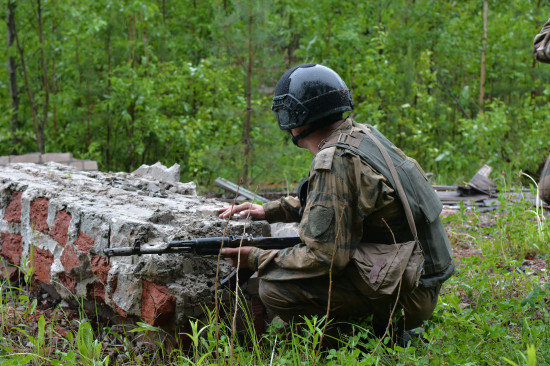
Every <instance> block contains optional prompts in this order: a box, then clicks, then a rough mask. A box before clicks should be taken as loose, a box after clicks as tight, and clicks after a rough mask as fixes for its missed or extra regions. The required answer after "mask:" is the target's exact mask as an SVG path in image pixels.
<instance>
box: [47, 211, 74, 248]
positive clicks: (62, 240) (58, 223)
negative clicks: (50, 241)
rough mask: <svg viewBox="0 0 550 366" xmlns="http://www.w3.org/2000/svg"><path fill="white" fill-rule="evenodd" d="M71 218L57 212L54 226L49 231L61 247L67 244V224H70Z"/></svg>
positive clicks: (61, 212) (67, 214) (64, 213)
mask: <svg viewBox="0 0 550 366" xmlns="http://www.w3.org/2000/svg"><path fill="white" fill-rule="evenodd" d="M71 219H72V216H71V214H69V213H67V212H65V211H57V215H56V217H55V224H54V225H53V229H52V230H51V232H50V234H51V236H52V237H53V238H54V239H55V241H57V242H58V243H59V244H61V246H65V244H67V237H68V234H69V224H70V223H71Z"/></svg>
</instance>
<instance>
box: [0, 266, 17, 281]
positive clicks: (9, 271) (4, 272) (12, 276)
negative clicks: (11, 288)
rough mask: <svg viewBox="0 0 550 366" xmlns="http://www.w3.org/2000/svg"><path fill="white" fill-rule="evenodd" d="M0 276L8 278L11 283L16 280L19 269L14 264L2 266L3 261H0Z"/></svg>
mask: <svg viewBox="0 0 550 366" xmlns="http://www.w3.org/2000/svg"><path fill="white" fill-rule="evenodd" d="M0 278H2V279H3V280H9V281H10V282H12V283H13V282H16V281H17V279H18V278H19V270H18V269H17V267H14V266H10V265H7V266H4V262H3V261H0Z"/></svg>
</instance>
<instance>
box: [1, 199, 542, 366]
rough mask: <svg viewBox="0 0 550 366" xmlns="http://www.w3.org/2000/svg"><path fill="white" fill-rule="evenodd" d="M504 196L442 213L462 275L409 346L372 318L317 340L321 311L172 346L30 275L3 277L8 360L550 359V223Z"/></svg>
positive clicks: (204, 326)
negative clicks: (283, 325)
mask: <svg viewBox="0 0 550 366" xmlns="http://www.w3.org/2000/svg"><path fill="white" fill-rule="evenodd" d="M500 204H501V205H500V208H499V209H498V210H497V211H494V212H491V213H483V214H482V213H479V212H477V211H476V210H467V209H465V208H462V209H461V210H459V211H458V212H456V213H454V214H453V215H450V216H448V217H447V218H445V220H444V221H445V223H446V225H447V229H448V233H449V237H450V239H451V242H452V245H453V248H454V255H455V258H456V262H457V264H458V266H457V271H456V275H455V276H454V277H452V278H451V279H450V280H449V281H447V282H446V283H445V286H444V288H443V292H442V296H441V298H440V301H439V304H438V306H437V308H436V310H435V312H434V315H433V317H432V319H431V320H430V321H428V322H427V323H426V324H425V326H424V330H425V331H424V334H423V338H421V339H416V340H414V341H413V342H412V343H411V344H410V345H409V347H406V348H402V347H398V346H393V347H392V346H391V344H390V342H389V339H388V338H386V339H383V340H382V341H379V340H378V339H377V338H375V337H374V336H373V335H372V332H371V328H370V326H369V323H368V321H367V320H366V321H363V322H362V323H361V324H359V325H357V326H356V327H355V328H354V329H353V330H352V331H349V330H348V331H347V334H345V335H341V336H339V337H338V338H339V339H340V340H341V342H340V345H339V346H337V347H331V346H326V347H323V348H319V342H320V339H321V334H322V333H323V329H324V322H323V321H322V320H320V319H304V320H303V322H302V323H301V324H298V325H296V326H295V327H293V328H288V329H287V331H286V332H284V333H281V332H280V331H279V332H278V331H277V327H276V325H273V326H272V327H270V328H269V329H268V331H267V332H266V333H265V334H263V335H261V336H259V337H256V336H255V335H254V330H253V327H252V326H251V325H250V322H248V323H246V324H248V326H245V330H246V332H247V333H248V335H247V334H245V335H244V336H239V337H233V336H232V334H233V333H232V331H231V329H232V326H231V323H230V322H229V323H227V324H226V323H223V322H218V323H217V322H216V321H215V320H214V316H213V314H209V316H208V319H207V320H206V321H204V322H200V321H198V320H194V321H192V322H191V324H190V327H189V329H187V330H186V331H182V332H181V334H180V335H178V337H179V338H180V339H185V340H186V342H185V343H186V344H189V345H190V347H188V348H189V350H183V349H182V347H178V346H170V342H168V341H167V340H169V339H172V341H173V340H174V339H173V335H172V334H167V333H165V332H164V331H163V330H161V329H158V328H155V327H152V326H149V325H146V324H143V323H137V324H135V325H126V326H122V325H106V324H101V323H99V322H98V321H96V320H95V316H94V315H93V314H92V315H90V314H86V313H85V312H84V311H82V310H79V309H70V308H67V307H64V306H62V304H60V305H57V306H56V307H49V306H48V302H47V301H46V300H45V299H42V298H41V297H40V295H37V294H35V293H33V291H32V289H33V287H32V286H25V285H24V283H25V281H22V282H21V284H20V285H17V286H9V285H8V284H7V283H5V282H4V283H3V287H2V293H1V297H0V333H1V335H2V338H1V339H0V365H20V364H30V363H32V364H46V365H49V364H53V365H59V364H65V365H72V364H76V363H78V364H83V365H107V364H109V365H138V364H145V365H149V364H151V365H157V364H165V365H212V364H220V365H247V364H258V365H259V364H261V365H287V364H288V365H310V364H314V363H319V364H325V365H347V364H353V365H356V364H359V365H377V364H378V365H429V364H434V365H457V364H460V365H489V364H490V365H493V364H499V365H507V364H511V365H515V364H517V365H535V364H539V365H544V364H550V347H549V346H548V345H549V344H550V281H549V268H550V267H549V264H548V263H549V259H550V250H549V249H550V243H549V242H550V229H549V228H550V225H549V224H548V223H547V222H546V220H543V219H542V217H543V215H542V213H541V212H540V211H538V212H537V210H536V209H535V208H534V207H533V206H532V204H531V203H529V202H527V201H519V202H510V201H507V200H506V198H501V200H500ZM229 318H231V316H229ZM331 326H332V329H335V328H340V326H341V325H338V324H331V325H329V328H330V327H331ZM347 328H349V327H347ZM332 334H334V332H332ZM325 338H327V337H325ZM332 343H333V344H335V342H332Z"/></svg>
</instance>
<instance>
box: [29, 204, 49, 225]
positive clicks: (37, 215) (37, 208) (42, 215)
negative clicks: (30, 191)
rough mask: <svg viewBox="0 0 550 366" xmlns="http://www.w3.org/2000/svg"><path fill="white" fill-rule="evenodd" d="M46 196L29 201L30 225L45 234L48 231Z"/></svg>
mask: <svg viewBox="0 0 550 366" xmlns="http://www.w3.org/2000/svg"><path fill="white" fill-rule="evenodd" d="M49 203H50V201H49V200H48V199H47V198H44V197H42V198H38V199H36V200H34V201H32V202H31V215H30V216H31V227H32V228H33V229H34V230H37V231H40V232H42V233H44V234H47V233H48V231H50V228H49V227H48V204H49Z"/></svg>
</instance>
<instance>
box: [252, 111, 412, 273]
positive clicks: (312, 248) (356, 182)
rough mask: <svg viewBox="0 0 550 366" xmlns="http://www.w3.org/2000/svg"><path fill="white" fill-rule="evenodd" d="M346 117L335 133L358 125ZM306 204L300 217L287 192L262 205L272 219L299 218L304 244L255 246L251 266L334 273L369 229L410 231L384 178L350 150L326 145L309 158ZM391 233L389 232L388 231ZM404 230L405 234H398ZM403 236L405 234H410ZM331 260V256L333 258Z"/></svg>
mask: <svg viewBox="0 0 550 366" xmlns="http://www.w3.org/2000/svg"><path fill="white" fill-rule="evenodd" d="M353 123H354V122H353V121H352V120H351V119H348V120H346V121H345V122H344V123H343V124H342V125H340V127H339V128H338V129H336V130H335V131H334V132H333V134H337V133H339V132H340V131H341V130H350V129H352V128H356V127H354V126H353ZM307 197H308V199H307V205H306V207H305V209H304V210H303V215H302V218H301V220H300V217H299V215H298V210H299V208H300V203H299V201H298V200H297V199H296V198H293V197H286V198H282V199H281V200H280V201H273V202H269V203H267V204H265V205H264V209H265V212H266V219H267V220H268V221H270V222H292V221H300V237H301V238H302V240H303V244H301V245H297V246H295V247H292V248H288V249H284V250H279V251H277V250H261V249H257V248H253V249H252V250H251V252H250V255H249V259H248V260H249V262H248V264H249V266H250V268H252V269H254V270H258V275H259V276H260V277H261V278H263V279H267V280H290V279H301V278H313V277H319V276H324V275H327V274H328V273H329V271H330V265H331V262H333V269H332V271H333V274H336V275H337V274H338V273H341V272H342V271H343V269H344V268H345V267H346V266H347V265H348V263H349V262H350V260H351V257H352V256H353V253H354V250H355V248H356V247H357V245H358V244H359V243H360V242H364V241H365V237H367V236H369V234H370V233H367V232H365V228H366V227H367V226H365V222H368V223H369V224H368V228H369V230H372V231H373V232H376V233H377V235H378V233H380V232H384V231H386V232H388V233H390V232H389V231H388V227H391V233H395V235H396V236H398V238H397V240H400V239H401V238H399V236H407V235H408V234H409V233H410V231H409V228H408V224H407V221H406V219H405V215H404V212H403V208H402V205H401V203H400V201H399V200H398V199H396V193H395V192H394V190H393V189H392V187H391V185H390V184H389V182H388V180H387V179H386V178H385V177H384V176H383V175H381V174H379V173H377V172H376V171H375V170H374V169H373V168H372V167H371V166H370V165H369V164H367V163H365V162H363V161H362V160H361V158H360V157H359V156H358V155H356V154H354V153H351V152H349V151H345V150H344V149H341V148H338V147H335V146H334V147H330V148H327V149H324V150H322V151H320V152H319V153H318V154H317V155H316V156H315V158H314V159H313V161H312V163H311V168H310V172H309V187H308V195H307ZM391 233H390V234H391ZM402 233H405V234H402ZM403 239H407V240H408V237H407V238H405V237H403ZM332 259H333V261H332Z"/></svg>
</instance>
